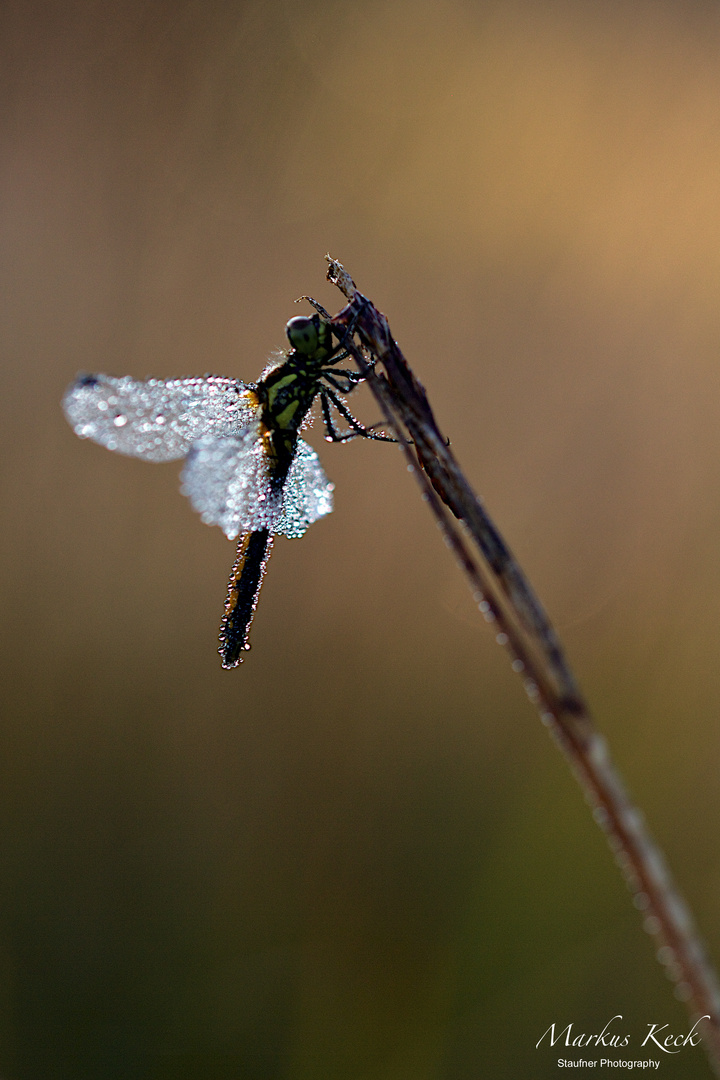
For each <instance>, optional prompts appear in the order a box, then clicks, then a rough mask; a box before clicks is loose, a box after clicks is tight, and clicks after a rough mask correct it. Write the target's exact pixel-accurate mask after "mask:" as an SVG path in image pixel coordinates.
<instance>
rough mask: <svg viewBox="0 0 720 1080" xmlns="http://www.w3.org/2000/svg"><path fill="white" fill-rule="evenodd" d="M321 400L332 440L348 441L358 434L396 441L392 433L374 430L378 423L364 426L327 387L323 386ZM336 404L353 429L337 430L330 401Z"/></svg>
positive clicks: (326, 425) (376, 439) (381, 440)
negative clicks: (331, 412)
mask: <svg viewBox="0 0 720 1080" xmlns="http://www.w3.org/2000/svg"><path fill="white" fill-rule="evenodd" d="M320 400H321V402H322V413H323V420H324V421H325V427H326V429H327V433H328V438H329V439H330V441H331V442H348V441H349V440H350V439H356V438H358V436H359V437H360V438H363V439H373V440H375V441H376V442H391V443H396V442H397V439H393V438H392V436H390V435H385V434H384V433H382V432H377V431H373V427H377V426H378V425H376V424H374V425H373V427H369V428H368V427H364V426H363V425H362V424H361V423H359V421H357V420H356V419H355V417H354V416H353V414H352V413H351V412H350V410H349V409H348V407H347V405H345V403H344V402H342V401H341V400H340V398H339V397H338V396H337V394H335V393H333V391H332V390H329V389H328V388H327V387H323V389H322V390H321V391H320ZM331 402H332V404H333V405H334V406H335V408H336V409H337V411H338V412H339V413H340V415H341V416H342V417H343V418H344V419H345V420H347V422H348V423H349V424H350V427H351V428H352V431H337V429H336V428H335V425H334V424H333V421H332V416H331V414H330V403H331Z"/></svg>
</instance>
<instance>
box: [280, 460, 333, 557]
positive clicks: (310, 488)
mask: <svg viewBox="0 0 720 1080" xmlns="http://www.w3.org/2000/svg"><path fill="white" fill-rule="evenodd" d="M333 488H334V484H331V483H330V481H329V480H328V478H327V476H326V475H325V473H324V471H323V468H322V465H321V464H320V459H319V458H318V456H317V454H316V453H315V451H314V450H313V448H312V447H311V446H309V445H308V443H306V442H305V441H304V440H303V439H298V444H297V450H296V452H295V457H294V458H293V463H292V465H291V466H290V471H289V472H288V476H287V480H286V481H285V487H284V488H283V497H282V509H281V511H280V516H279V517H278V518H277V520H276V522H275V526H274V531H275V532H276V533H280V534H281V535H282V536H290V537H296V536H302V535H303V533H304V532H305V530H306V529H307V527H308V525H312V523H313V521H317V520H318V518H321V517H323V516H324V515H325V514H329V513H331V512H332V508H333V497H332V493H333Z"/></svg>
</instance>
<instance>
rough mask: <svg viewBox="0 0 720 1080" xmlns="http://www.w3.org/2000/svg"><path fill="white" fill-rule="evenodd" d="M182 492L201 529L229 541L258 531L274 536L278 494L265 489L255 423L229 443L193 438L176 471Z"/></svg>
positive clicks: (267, 484) (262, 455) (266, 476)
mask: <svg viewBox="0 0 720 1080" xmlns="http://www.w3.org/2000/svg"><path fill="white" fill-rule="evenodd" d="M182 492H183V494H184V495H187V497H188V498H189V499H190V502H191V503H192V505H193V508H194V509H195V510H197V512H198V513H199V514H200V515H201V516H202V519H203V521H204V522H205V524H206V525H219V526H220V528H221V529H222V531H223V532H224V533H225V535H226V536H227V537H229V538H230V539H231V540H234V539H235V537H236V536H239V535H240V533H245V532H254V531H256V530H258V529H271V530H272V531H274V522H275V520H276V519H277V516H278V514H279V512H280V495H279V494H276V495H273V494H272V492H271V490H270V480H269V461H268V458H267V456H266V451H265V445H264V443H263V440H262V432H261V428H260V424H259V423H258V422H255V423H253V424H250V425H249V426H248V427H246V428H243V429H242V430H241V431H240V432H239V433H238V434H236V435H234V436H232V437H230V438H225V439H223V438H213V437H212V436H208V437H206V438H203V439H198V440H197V442H195V443H194V444H193V446H192V447H191V449H190V452H189V454H188V457H187V461H186V462H185V467H184V468H183V471H182Z"/></svg>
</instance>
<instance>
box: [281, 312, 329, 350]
mask: <svg viewBox="0 0 720 1080" xmlns="http://www.w3.org/2000/svg"><path fill="white" fill-rule="evenodd" d="M285 333H286V334H287V336H288V341H289V342H290V344H291V345H292V347H293V349H295V351H296V352H299V353H302V355H303V356H309V357H312V358H313V359H319V360H322V359H325V357H327V356H329V355H330V354H331V352H332V334H331V333H330V327H329V326H328V324H327V323H326V322H325V321H324V320H323V319H321V318H320V316H319V315H313V316H312V317H310V318H308V316H307V315H296V316H295V318H294V319H290V322H289V323H288V324H287V326H286V327H285Z"/></svg>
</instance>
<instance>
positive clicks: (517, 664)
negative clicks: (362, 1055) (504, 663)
mask: <svg viewBox="0 0 720 1080" xmlns="http://www.w3.org/2000/svg"><path fill="white" fill-rule="evenodd" d="M511 667H512V669H513V671H524V670H525V665H524V663H523V662H522V660H513V662H512V664H511Z"/></svg>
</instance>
